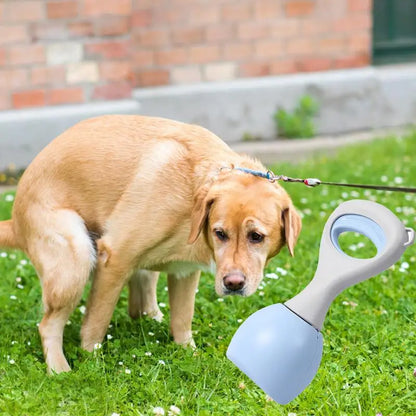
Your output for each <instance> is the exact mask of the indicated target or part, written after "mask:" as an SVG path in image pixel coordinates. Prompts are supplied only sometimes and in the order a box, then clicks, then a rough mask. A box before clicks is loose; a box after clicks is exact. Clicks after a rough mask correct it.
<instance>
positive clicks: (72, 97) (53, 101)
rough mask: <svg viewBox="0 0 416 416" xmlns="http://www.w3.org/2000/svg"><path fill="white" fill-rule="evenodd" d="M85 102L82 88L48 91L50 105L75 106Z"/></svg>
mask: <svg viewBox="0 0 416 416" xmlns="http://www.w3.org/2000/svg"><path fill="white" fill-rule="evenodd" d="M83 101H84V90H83V89H82V88H79V87H78V88H60V89H55V90H51V91H48V94H47V103H48V104H49V105H59V104H74V103H82V102H83Z"/></svg>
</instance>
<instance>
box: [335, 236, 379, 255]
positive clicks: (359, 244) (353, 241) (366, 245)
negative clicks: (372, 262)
mask: <svg viewBox="0 0 416 416" xmlns="http://www.w3.org/2000/svg"><path fill="white" fill-rule="evenodd" d="M338 245H339V247H340V249H341V250H342V251H343V252H344V253H345V254H346V255H348V256H350V257H354V258H356V259H371V258H373V257H375V256H376V255H377V247H376V246H375V245H374V244H373V242H372V241H371V240H370V239H369V238H368V237H366V236H365V235H364V234H360V233H358V232H352V231H345V232H343V233H341V234H340V235H339V237H338Z"/></svg>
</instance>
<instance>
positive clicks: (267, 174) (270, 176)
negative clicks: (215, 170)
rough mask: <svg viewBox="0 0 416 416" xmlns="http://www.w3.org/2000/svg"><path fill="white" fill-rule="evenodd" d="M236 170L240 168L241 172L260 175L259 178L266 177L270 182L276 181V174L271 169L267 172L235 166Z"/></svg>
mask: <svg viewBox="0 0 416 416" xmlns="http://www.w3.org/2000/svg"><path fill="white" fill-rule="evenodd" d="M234 169H235V170H239V171H240V172H244V173H249V174H250V175H254V176H258V177H259V178H264V179H267V180H269V181H270V182H274V181H275V176H274V174H273V172H272V171H271V170H268V171H267V172H260V171H259V170H253V169H247V168H238V167H237V168H234Z"/></svg>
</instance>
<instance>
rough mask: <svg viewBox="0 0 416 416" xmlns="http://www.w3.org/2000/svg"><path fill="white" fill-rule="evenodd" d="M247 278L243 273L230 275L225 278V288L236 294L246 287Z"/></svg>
mask: <svg viewBox="0 0 416 416" xmlns="http://www.w3.org/2000/svg"><path fill="white" fill-rule="evenodd" d="M245 282H246V278H245V276H244V275H243V274H242V273H239V272H234V273H229V274H227V275H226V276H225V277H224V286H225V288H226V289H228V290H230V291H232V292H236V291H238V290H241V289H242V288H243V287H244V284H245Z"/></svg>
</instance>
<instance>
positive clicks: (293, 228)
mask: <svg viewBox="0 0 416 416" xmlns="http://www.w3.org/2000/svg"><path fill="white" fill-rule="evenodd" d="M282 220H283V227H284V229H285V239H286V244H287V247H288V249H289V253H290V255H291V256H294V254H295V245H296V241H297V240H298V237H299V234H300V230H301V229H302V219H301V217H300V215H299V214H298V212H297V211H296V209H295V207H294V206H293V205H292V204H290V205H289V208H286V209H284V210H283V211H282Z"/></svg>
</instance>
